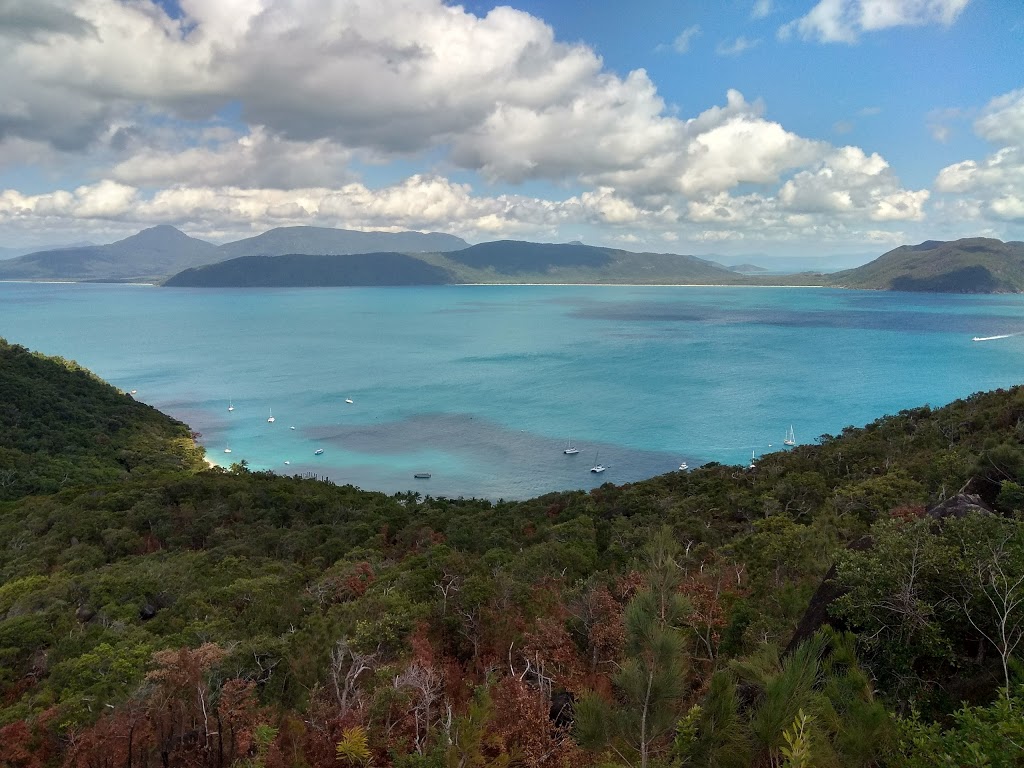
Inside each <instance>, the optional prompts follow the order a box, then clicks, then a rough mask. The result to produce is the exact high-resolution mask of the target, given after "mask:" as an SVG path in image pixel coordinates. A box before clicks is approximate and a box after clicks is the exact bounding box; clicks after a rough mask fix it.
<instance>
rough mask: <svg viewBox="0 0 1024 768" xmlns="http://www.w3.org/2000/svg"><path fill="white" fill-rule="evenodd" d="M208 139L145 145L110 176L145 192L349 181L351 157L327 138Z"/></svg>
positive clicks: (260, 134)
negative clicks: (183, 184)
mask: <svg viewBox="0 0 1024 768" xmlns="http://www.w3.org/2000/svg"><path fill="white" fill-rule="evenodd" d="M213 138H214V141H212V142H210V143H209V144H208V145H206V146H193V147H177V148H154V147H148V146H144V147H142V148H140V149H139V150H137V151H136V152H134V153H133V154H131V156H130V157H128V158H127V159H125V160H123V161H121V162H120V163H118V164H117V165H116V166H114V168H113V170H112V172H111V175H112V176H113V177H114V179H116V180H118V181H123V182H127V183H129V184H135V185H138V186H144V187H152V186H164V185H169V184H175V183H177V182H178V181H180V180H181V179H188V180H189V183H190V184H194V185H203V186H253V187H267V188H278V189H292V188H296V187H313V186H330V185H332V184H337V183H339V182H341V181H345V180H347V179H349V178H351V176H352V174H351V172H350V171H349V168H348V165H349V162H350V160H351V159H352V152H350V151H349V150H346V149H345V148H343V147H339V146H338V145H336V144H334V143H333V142H331V141H330V140H329V139H318V140H316V141H309V142H300V141H289V140H287V139H282V138H281V137H279V136H271V135H269V134H268V133H267V131H266V129H264V128H262V127H259V126H257V127H255V128H253V129H252V130H251V131H250V132H249V133H247V134H245V135H242V136H236V135H233V134H229V135H228V136H226V137H224V136H221V135H219V133H215V134H214V135H213Z"/></svg>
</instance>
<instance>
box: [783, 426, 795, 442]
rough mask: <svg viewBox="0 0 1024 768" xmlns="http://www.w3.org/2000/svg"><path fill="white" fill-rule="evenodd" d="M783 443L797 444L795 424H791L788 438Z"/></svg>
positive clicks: (787, 434)
mask: <svg viewBox="0 0 1024 768" xmlns="http://www.w3.org/2000/svg"><path fill="white" fill-rule="evenodd" d="M782 444H783V445H796V435H795V434H794V433H793V425H792V424H790V425H789V431H788V432H787V433H786V439H785V440H783V441H782Z"/></svg>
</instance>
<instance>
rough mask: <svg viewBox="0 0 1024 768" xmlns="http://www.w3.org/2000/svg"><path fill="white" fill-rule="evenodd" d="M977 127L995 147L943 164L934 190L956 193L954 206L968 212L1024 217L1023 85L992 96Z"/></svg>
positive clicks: (998, 217)
mask: <svg viewBox="0 0 1024 768" xmlns="http://www.w3.org/2000/svg"><path fill="white" fill-rule="evenodd" d="M974 131H975V133H977V134H978V136H980V137H981V138H983V139H986V140H987V141H989V142H991V143H992V144H994V145H996V147H997V149H996V150H995V151H994V152H993V153H992V154H990V155H988V156H987V157H985V158H984V159H982V160H973V159H972V160H963V161H961V162H959V163H953V164H952V165H948V166H946V167H945V168H943V169H942V170H941V171H939V173H938V176H936V178H935V189H936V191H938V192H942V193H947V194H949V195H955V196H958V197H959V200H958V201H957V204H956V205H954V206H953V207H952V210H954V211H956V212H958V213H960V214H961V215H963V216H965V217H967V218H983V219H989V220H995V221H1013V222H1024V206H1022V202H1021V201H1022V200H1024V89H1020V90H1015V91H1011V92H1009V93H1006V94H1003V95H1001V96H998V97H996V98H994V99H992V100H991V101H990V102H989V103H988V104H987V105H986V106H985V108H984V109H983V110H982V111H981V115H980V116H979V117H978V119H977V120H976V121H975V122H974Z"/></svg>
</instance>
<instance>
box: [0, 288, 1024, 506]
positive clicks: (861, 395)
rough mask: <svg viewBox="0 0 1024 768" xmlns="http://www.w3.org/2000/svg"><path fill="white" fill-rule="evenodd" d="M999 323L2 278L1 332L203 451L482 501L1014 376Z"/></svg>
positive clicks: (1017, 375) (981, 302) (760, 291)
mask: <svg viewBox="0 0 1024 768" xmlns="http://www.w3.org/2000/svg"><path fill="white" fill-rule="evenodd" d="M1003 334H1024V297H1021V296H1006V295H999V296H953V295H937V294H906V293H886V292H866V291H842V290H832V289H817V288H814V289H808V288H737V287H728V288H725V287H680V286H676V287H632V286H439V287H418V288H332V289H266V290H237V289H223V290H219V289H203V290H190V289H166V288H159V287H155V286H138V285H94V284H29V283H4V284H0V335H2V336H4V337H5V338H7V339H8V341H11V342H13V343H17V344H22V345H24V346H27V347H29V348H31V349H35V350H39V351H41V352H43V353H45V354H48V355H60V356H64V357H67V358H71V359H74V360H77V361H78V362H79V363H81V364H82V365H85V366H87V367H88V368H90V369H91V370H93V371H95V372H96V373H97V374H98V375H100V376H102V377H103V378H104V379H106V380H107V381H109V382H111V383H112V384H114V385H115V386H118V387H120V388H121V389H123V390H125V391H129V390H132V389H134V390H137V394H136V395H135V396H136V397H137V398H138V399H140V400H142V401H144V402H147V403H150V404H151V405H153V406H155V407H157V408H159V409H160V410H162V411H165V412H166V413H169V414H171V415H172V416H174V417H176V418H179V419H181V420H183V421H185V422H187V423H188V424H190V425H191V426H192V427H193V429H195V430H197V431H198V432H200V433H201V434H202V437H201V438H200V442H201V443H202V444H204V445H205V446H206V447H207V450H208V456H209V458H211V459H212V460H213V461H215V462H217V463H220V464H224V465H228V464H230V463H231V462H235V461H240V460H242V459H245V460H246V461H247V462H248V464H249V466H250V467H251V468H252V469H256V470H272V471H275V472H279V473H284V474H307V473H310V474H314V475H316V476H323V477H329V478H331V479H332V480H334V481H335V482H338V483H352V484H354V485H358V486H360V487H363V488H366V489H371V490H382V491H386V492H389V493H390V492H397V491H406V490H410V489H411V490H416V491H418V492H420V493H424V494H427V493H429V494H432V495H435V496H438V495H444V496H467V497H468V496H482V497H488V498H493V499H497V498H506V499H522V498H527V497H530V496H535V495H538V494H541V493H544V492H547V491H552V490H562V489H572V488H585V489H587V488H593V487H596V486H598V485H600V484H602V483H605V482H614V483H626V482H632V481H635V480H639V479H642V478H646V477H650V476H653V475H657V474H661V473H664V472H669V471H674V470H675V469H676V467H678V465H679V463H680V462H681V461H686V462H687V463H688V464H689V465H690V466H691V467H693V466H697V465H699V464H702V463H704V462H709V461H718V462H723V463H731V464H744V465H745V464H747V463H749V461H750V458H751V455H752V454H753V455H754V456H760V455H762V454H764V453H766V452H770V451H773V450H779V449H781V448H782V440H783V438H784V436H785V432H786V429H787V428H788V427H789V425H790V424H792V425H793V427H794V429H795V431H796V436H797V440H798V442H812V441H813V440H814V439H815V438H816V437H817V436H819V435H821V434H826V433H831V434H834V433H837V432H838V431H840V430H841V429H842V428H843V427H845V426H847V425H861V424H864V423H866V422H869V421H872V420H874V419H875V418H878V417H880V416H882V415H884V414H888V413H894V412H897V411H899V410H902V409H904V408H909V407H916V406H918V405H923V404H926V403H928V404H931V405H933V406H938V405H942V404H945V403H947V402H949V401H951V400H953V399H956V398H958V397H964V396H966V395H969V394H970V393H972V392H975V391H979V390H987V389H994V388H998V387H1007V386H1011V385H1014V384H1017V383H1019V382H1020V381H1021V379H1022V376H1024V366H1022V363H1024V335H1021V336H1014V335H1011V336H1009V337H1007V338H1002V339H996V340H992V341H987V342H973V341H972V338H973V337H975V336H979V337H986V336H996V335H1003ZM229 400H230V402H231V403H232V404H233V405H234V410H233V411H231V412H229V411H228V410H227V408H228V403H229ZM346 400H352V402H351V403H347V402H346ZM0 405H2V404H0ZM271 410H272V412H273V415H274V417H275V421H274V422H273V423H268V422H267V418H268V416H269V415H270V413H271ZM291 427H294V429H291ZM569 439H571V440H572V442H573V443H574V444H575V446H576V447H577V448H578V449H579V453H578V454H577V455H575V456H566V455H564V454H563V453H562V449H563V448H564V447H565V446H566V443H567V441H568V440H569ZM226 447H230V448H231V453H230V454H225V453H224V449H225V448H226ZM320 448H322V449H323V454H321V455H319V456H316V455H314V451H315V450H317V449H320ZM285 461H288V462H289V464H287V465H286V464H285V463H284V462H285ZM597 461H599V462H600V463H601V464H604V465H606V466H607V467H608V470H607V471H606V472H605V473H603V474H600V475H595V474H591V473H590V471H589V469H590V467H591V466H592V465H593V464H594V463H595V462H597ZM416 472H430V473H431V478H430V479H429V480H417V479H415V478H414V477H413V474H414V473H416Z"/></svg>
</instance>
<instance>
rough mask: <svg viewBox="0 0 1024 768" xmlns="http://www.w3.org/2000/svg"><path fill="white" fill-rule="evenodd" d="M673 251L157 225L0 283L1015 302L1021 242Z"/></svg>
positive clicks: (33, 264)
mask: <svg viewBox="0 0 1024 768" xmlns="http://www.w3.org/2000/svg"><path fill="white" fill-rule="evenodd" d="M766 272H767V270H764V269H763V268H761V267H758V266H756V265H753V264H740V265H737V266H732V267H726V266H724V265H723V264H721V263H718V262H716V261H711V260H709V259H702V258H698V257H696V256H685V255H680V254H675V253H634V252H632V251H624V250H620V249H616V248H602V247H598V246H592V245H584V244H583V243H580V242H579V241H573V242H570V243H533V242H527V241H522V240H497V241H494V242H489V243H480V244H478V245H467V243H466V242H465V241H464V240H462V239H461V238H458V237H455V236H454V235H448V234H444V233H438V232H430V233H421V232H359V231H353V230H345V229H330V228H325V227H280V228H278V229H272V230H269V231H267V232H264V233H263V234H261V235H257V236H255V237H249V238H245V239H243V240H238V241H235V242H232V243H227V244H225V245H220V246H217V245H214V244H213V243H209V242H206V241H205V240H200V239H198V238H194V237H189V236H188V235H186V234H184V233H183V232H181V231H179V230H177V229H175V228H174V227H171V226H166V225H164V226H158V227H152V228H150V229H146V230H143V231H142V232H139V233H138V234H136V235H133V236H131V237H128V238H125V239H124V240H119V241H117V242H116V243H110V244H108V245H87V246H67V247H63V248H55V249H51V250H46V251H37V252H34V253H30V254H26V255H23V256H17V257H15V258H10V259H7V260H0V280H92V281H106V282H119V281H120V282H131V281H154V282H160V281H163V282H165V284H166V285H169V286H196V287H202V286H211V287H212V286H217V287H229V286H236V287H254V286H338V285H436V284H444V283H595V284H601V283H604V284H638V285H654V284H668V285H680V284H688V283H693V284H699V285H711V284H720V285H820V286H831V287H839V288H865V289H875V290H897V291H931V292H949V293H1020V292H1024V243H1021V242H1010V243H1003V242H1001V241H999V240H992V239H987V238H968V239H964V240H955V241H952V242H940V241H936V240H929V241H926V242H924V243H921V244H919V245H904V246H901V247H899V248H896V249H894V250H892V251H889V252H888V253H886V254H884V255H882V256H880V257H879V258H877V259H875V260H874V261H872V262H870V263H869V264H865V265H864V266H861V267H857V268H856V269H848V270H844V271H842V272H835V273H833V274H827V275H826V274H821V273H816V272H806V273H801V274H799V275H778V274H774V273H772V274H766Z"/></svg>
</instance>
